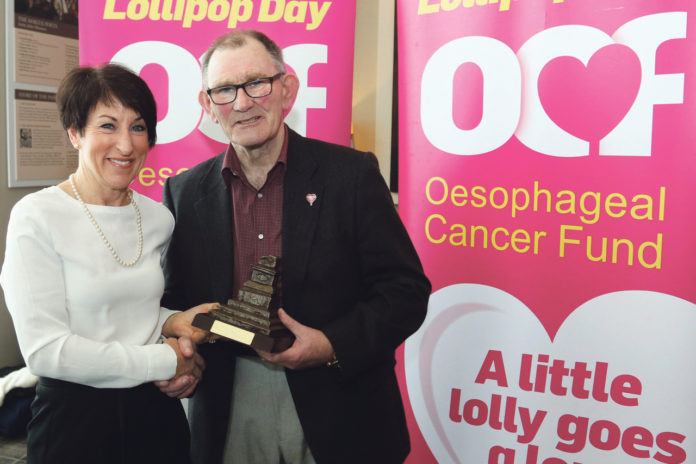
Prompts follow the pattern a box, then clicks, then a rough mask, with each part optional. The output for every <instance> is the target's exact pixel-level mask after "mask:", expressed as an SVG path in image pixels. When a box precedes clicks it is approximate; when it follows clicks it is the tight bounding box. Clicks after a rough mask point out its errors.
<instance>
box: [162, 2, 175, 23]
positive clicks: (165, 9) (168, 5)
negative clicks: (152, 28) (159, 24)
mask: <svg viewBox="0 0 696 464" xmlns="http://www.w3.org/2000/svg"><path fill="white" fill-rule="evenodd" d="M162 19H163V20H165V21H171V20H172V19H173V15H172V0H164V3H163V4H162Z"/></svg>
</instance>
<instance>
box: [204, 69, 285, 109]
mask: <svg viewBox="0 0 696 464" xmlns="http://www.w3.org/2000/svg"><path fill="white" fill-rule="evenodd" d="M283 74H285V73H282V72H281V73H278V74H276V75H275V76H271V77H258V78H256V79H254V80H251V81H248V82H244V83H242V84H227V85H221V86H220V87H215V88H212V89H208V90H206V92H207V93H208V96H209V97H210V100H212V102H213V103H215V104H216V105H226V104H227V103H232V102H233V101H235V100H236V99H237V90H239V89H244V92H245V93H246V94H247V95H248V96H249V97H250V98H261V97H266V96H268V95H270V94H271V91H272V90H273V81H274V80H275V79H278V78H279V77H280V76H282V75H283Z"/></svg>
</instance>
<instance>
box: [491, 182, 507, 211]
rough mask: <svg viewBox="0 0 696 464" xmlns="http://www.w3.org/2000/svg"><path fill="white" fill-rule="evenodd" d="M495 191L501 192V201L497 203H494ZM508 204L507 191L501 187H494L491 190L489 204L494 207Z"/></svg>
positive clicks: (500, 207) (501, 207)
mask: <svg viewBox="0 0 696 464" xmlns="http://www.w3.org/2000/svg"><path fill="white" fill-rule="evenodd" d="M495 192H501V193H502V194H503V202H502V203H501V204H499V205H496V204H495ZM507 204H508V193H507V190H505V189H504V188H503V187H496V188H494V189H493V190H491V206H492V207H494V208H495V209H503V208H505V207H506V206H507Z"/></svg>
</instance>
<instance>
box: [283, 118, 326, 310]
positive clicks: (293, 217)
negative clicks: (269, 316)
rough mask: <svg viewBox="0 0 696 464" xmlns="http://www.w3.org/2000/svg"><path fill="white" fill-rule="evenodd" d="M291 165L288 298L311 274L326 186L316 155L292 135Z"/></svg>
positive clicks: (286, 211)
mask: <svg viewBox="0 0 696 464" xmlns="http://www.w3.org/2000/svg"><path fill="white" fill-rule="evenodd" d="M289 136H290V141H289V144H288V165H287V171H286V173H285V181H284V188H283V232H282V233H283V264H282V266H283V288H284V292H283V293H284V295H285V296H286V297H287V296H289V294H291V293H292V290H301V286H302V283H303V282H304V280H305V279H304V276H305V273H306V271H307V262H308V259H309V252H310V249H311V245H312V243H313V238H314V232H315V230H316V226H317V221H318V218H319V213H320V210H321V208H322V203H323V193H324V185H323V181H322V179H318V176H315V174H316V171H317V169H318V167H319V166H318V162H317V160H316V158H315V156H316V154H315V153H312V152H309V151H307V150H306V145H305V144H304V143H303V140H302V138H301V137H300V136H299V135H298V134H296V133H294V132H293V131H289Z"/></svg>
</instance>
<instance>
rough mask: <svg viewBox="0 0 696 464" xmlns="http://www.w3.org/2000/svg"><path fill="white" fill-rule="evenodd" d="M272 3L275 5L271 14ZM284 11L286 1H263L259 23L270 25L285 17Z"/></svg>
mask: <svg viewBox="0 0 696 464" xmlns="http://www.w3.org/2000/svg"><path fill="white" fill-rule="evenodd" d="M271 2H273V3H274V4H275V7H274V9H273V13H271ZM279 3H280V5H279ZM283 10H285V0H262V2H261V10H260V11H259V21H260V22H269V23H271V22H275V21H278V20H279V19H280V18H282V17H283Z"/></svg>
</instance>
